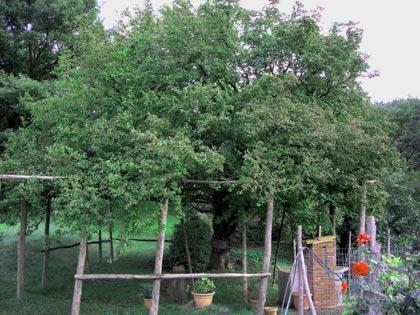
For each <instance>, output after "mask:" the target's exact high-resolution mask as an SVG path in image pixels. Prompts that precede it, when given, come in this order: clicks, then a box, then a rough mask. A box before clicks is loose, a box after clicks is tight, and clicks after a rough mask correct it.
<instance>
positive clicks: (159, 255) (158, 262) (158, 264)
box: [149, 198, 169, 315]
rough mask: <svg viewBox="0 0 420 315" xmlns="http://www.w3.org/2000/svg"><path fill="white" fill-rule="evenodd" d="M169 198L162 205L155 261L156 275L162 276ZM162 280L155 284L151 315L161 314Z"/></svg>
mask: <svg viewBox="0 0 420 315" xmlns="http://www.w3.org/2000/svg"><path fill="white" fill-rule="evenodd" d="M168 204H169V201H168V198H164V200H163V204H162V210H161V214H160V230H159V238H158V242H157V248H156V259H155V270H154V274H155V275H161V274H162V263H163V250H164V247H165V230H166V219H167V217H168ZM160 281H161V280H160V279H157V280H155V281H154V282H153V291H152V306H151V308H150V311H149V315H157V314H158V312H159V296H160Z"/></svg>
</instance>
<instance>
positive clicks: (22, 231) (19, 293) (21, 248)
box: [0, 174, 64, 300]
mask: <svg viewBox="0 0 420 315" xmlns="http://www.w3.org/2000/svg"><path fill="white" fill-rule="evenodd" d="M63 178H64V177H61V176H43V175H10V174H0V182H1V181H2V180H6V181H10V182H19V181H26V180H29V179H37V180H42V181H50V180H55V179H63ZM50 216H51V200H50V199H49V200H48V201H47V207H46V211H45V241H44V250H43V252H44V260H43V265H42V286H46V285H47V282H48V260H49V242H48V239H47V238H48V236H49V234H50ZM27 219H28V209H27V202H26V200H25V199H24V198H22V200H21V203H20V226H19V241H18V250H17V279H16V280H17V285H16V298H17V299H19V300H20V299H22V298H23V295H24V289H25V281H24V279H25V240H26V230H27V223H28V222H27Z"/></svg>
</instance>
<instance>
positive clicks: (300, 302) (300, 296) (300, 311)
mask: <svg viewBox="0 0 420 315" xmlns="http://www.w3.org/2000/svg"><path fill="white" fill-rule="evenodd" d="M296 240H297V252H298V255H300V253H301V252H302V226H301V225H298V227H297V233H296ZM297 263H298V283H299V286H298V288H299V289H298V307H297V314H298V315H303V277H302V275H303V272H302V262H301V260H300V259H298V261H297Z"/></svg>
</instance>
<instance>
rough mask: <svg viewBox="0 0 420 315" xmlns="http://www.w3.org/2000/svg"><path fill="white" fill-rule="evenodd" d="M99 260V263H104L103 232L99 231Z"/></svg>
mask: <svg viewBox="0 0 420 315" xmlns="http://www.w3.org/2000/svg"><path fill="white" fill-rule="evenodd" d="M98 259H99V263H100V264H101V263H102V230H101V229H99V231H98Z"/></svg>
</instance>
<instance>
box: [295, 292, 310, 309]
mask: <svg viewBox="0 0 420 315" xmlns="http://www.w3.org/2000/svg"><path fill="white" fill-rule="evenodd" d="M311 295H312V294H311ZM298 297H299V293H298V292H293V293H292V298H293V307H294V308H295V309H297V308H298ZM303 309H304V310H309V302H308V297H307V296H306V294H303Z"/></svg>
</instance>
